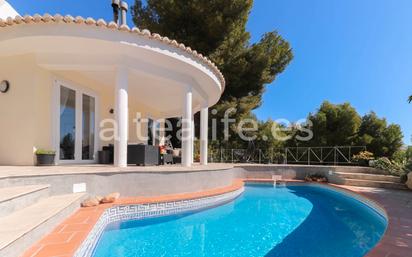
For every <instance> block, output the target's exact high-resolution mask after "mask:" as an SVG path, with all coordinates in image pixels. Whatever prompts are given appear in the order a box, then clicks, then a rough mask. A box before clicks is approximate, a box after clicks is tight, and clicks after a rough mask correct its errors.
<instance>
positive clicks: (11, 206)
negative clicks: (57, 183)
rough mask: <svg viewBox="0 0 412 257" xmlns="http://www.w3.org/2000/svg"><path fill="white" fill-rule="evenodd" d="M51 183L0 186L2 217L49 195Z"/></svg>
mask: <svg viewBox="0 0 412 257" xmlns="http://www.w3.org/2000/svg"><path fill="white" fill-rule="evenodd" d="M49 191H50V185H30V186H18V187H6V188H0V218H1V217H4V216H7V215H9V214H11V213H12V212H14V211H17V210H20V209H23V208H25V207H27V206H29V205H31V204H32V203H35V202H38V201H39V200H40V199H43V198H45V197H47V196H49Z"/></svg>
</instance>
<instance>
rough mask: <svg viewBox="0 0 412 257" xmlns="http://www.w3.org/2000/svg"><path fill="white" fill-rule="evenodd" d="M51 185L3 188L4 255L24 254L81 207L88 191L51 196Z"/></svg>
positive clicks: (0, 252)
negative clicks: (85, 192)
mask: <svg viewBox="0 0 412 257" xmlns="http://www.w3.org/2000/svg"><path fill="white" fill-rule="evenodd" d="M49 189H50V186H49V185H29V186H19V187H8V188H0V256H2V257H9V256H10V257H15V256H19V255H21V254H22V253H23V252H24V251H25V250H26V249H28V248H29V247H30V246H31V245H32V244H34V243H35V242H36V241H38V240H39V239H41V237H42V236H44V235H45V234H47V233H49V232H51V230H52V229H53V228H54V227H56V226H57V225H58V224H59V223H61V222H62V221H63V220H64V219H65V218H67V217H68V216H69V215H70V214H72V213H73V212H74V211H75V210H76V209H78V208H79V207H80V202H81V201H82V200H83V199H84V197H85V194H83V193H77V194H66V195H56V196H49V193H50V192H49Z"/></svg>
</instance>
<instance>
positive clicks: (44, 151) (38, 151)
mask: <svg viewBox="0 0 412 257" xmlns="http://www.w3.org/2000/svg"><path fill="white" fill-rule="evenodd" d="M48 154H56V151H53V150H44V149H37V150H36V155H48Z"/></svg>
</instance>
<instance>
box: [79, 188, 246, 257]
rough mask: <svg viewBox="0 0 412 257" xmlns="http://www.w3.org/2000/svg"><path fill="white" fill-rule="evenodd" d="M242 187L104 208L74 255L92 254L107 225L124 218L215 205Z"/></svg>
mask: <svg viewBox="0 0 412 257" xmlns="http://www.w3.org/2000/svg"><path fill="white" fill-rule="evenodd" d="M243 191H244V188H243V187H242V188H240V189H237V190H235V191H232V192H228V193H224V194H221V195H215V196H209V197H203V198H197V199H190V200H180V201H173V202H163V203H148V204H131V205H118V206H114V207H111V208H108V209H107V210H105V211H104V212H103V214H102V216H101V217H100V218H99V220H98V221H97V222H96V224H95V225H94V227H93V229H92V230H91V231H90V233H89V235H88V236H87V238H86V239H85V240H84V241H83V243H82V244H81V245H80V247H79V248H78V249H77V251H76V252H75V254H74V255H73V256H74V257H90V256H92V254H93V251H94V248H95V247H96V245H97V242H98V240H99V238H100V236H101V234H102V233H103V231H104V229H105V228H106V226H107V225H109V224H111V223H113V222H118V221H125V220H136V219H144V218H149V217H150V218H153V217H159V216H165V215H172V214H177V213H183V212H187V211H194V210H201V209H205V208H211V207H215V206H218V205H221V204H224V203H227V202H230V201H232V200H233V199H235V198H236V197H238V196H239V195H240V194H242V193H243Z"/></svg>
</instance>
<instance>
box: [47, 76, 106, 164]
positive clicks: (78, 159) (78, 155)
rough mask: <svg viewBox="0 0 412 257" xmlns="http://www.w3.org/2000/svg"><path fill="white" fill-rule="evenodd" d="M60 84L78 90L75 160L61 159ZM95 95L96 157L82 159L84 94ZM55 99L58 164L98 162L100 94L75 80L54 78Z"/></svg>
mask: <svg viewBox="0 0 412 257" xmlns="http://www.w3.org/2000/svg"><path fill="white" fill-rule="evenodd" d="M60 86H63V87H66V88H69V89H71V90H74V91H75V92H76V138H75V151H74V153H75V156H74V157H75V158H74V160H60ZM84 94H85V95H88V96H91V97H94V100H95V121H94V123H95V124H94V127H95V134H94V154H93V156H94V159H93V160H82V140H83V126H82V125H83V124H82V122H83V121H82V120H83V117H82V111H83V110H82V108H83V95H84ZM52 95H53V99H52V110H53V111H52V116H53V117H52V121H53V124H52V126H53V145H54V147H55V150H56V164H95V163H97V162H98V160H97V158H98V156H97V151H98V149H99V147H100V141H99V131H100V128H99V120H100V115H99V106H100V102H99V96H98V94H97V93H96V92H94V91H92V90H90V89H87V88H85V87H82V86H80V85H78V84H76V83H74V82H71V81H68V80H64V79H60V78H54V79H53V94H52Z"/></svg>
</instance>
